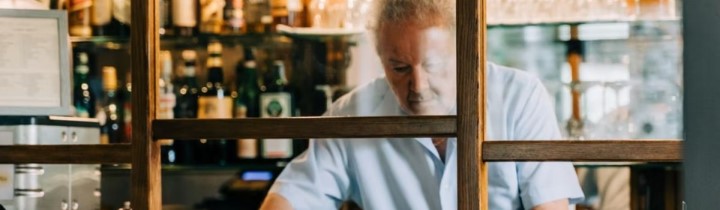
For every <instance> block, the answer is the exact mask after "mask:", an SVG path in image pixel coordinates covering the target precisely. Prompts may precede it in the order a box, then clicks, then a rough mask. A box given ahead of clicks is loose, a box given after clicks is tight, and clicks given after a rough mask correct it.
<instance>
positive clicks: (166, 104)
mask: <svg viewBox="0 0 720 210" xmlns="http://www.w3.org/2000/svg"><path fill="white" fill-rule="evenodd" d="M159 100H160V104H159V105H158V111H157V118H158V119H173V118H175V114H174V113H173V109H174V108H175V102H176V98H175V94H173V93H161V94H160V97H159Z"/></svg>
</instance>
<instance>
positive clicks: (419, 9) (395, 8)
mask: <svg viewBox="0 0 720 210" xmlns="http://www.w3.org/2000/svg"><path fill="white" fill-rule="evenodd" d="M373 9H374V13H375V14H373V18H372V19H371V22H370V28H371V29H372V30H374V31H377V30H378V29H379V28H380V27H382V26H383V25H385V24H397V23H401V22H404V21H413V22H415V23H421V24H427V26H443V27H448V28H449V29H450V30H451V31H452V32H454V31H455V25H456V23H455V0H375V7H374V8H373Z"/></svg>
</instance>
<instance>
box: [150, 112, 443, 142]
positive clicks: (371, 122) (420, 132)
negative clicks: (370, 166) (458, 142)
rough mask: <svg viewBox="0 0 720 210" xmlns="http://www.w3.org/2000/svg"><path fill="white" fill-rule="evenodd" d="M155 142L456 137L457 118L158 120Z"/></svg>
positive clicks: (154, 129) (155, 127)
mask: <svg viewBox="0 0 720 210" xmlns="http://www.w3.org/2000/svg"><path fill="white" fill-rule="evenodd" d="M152 126H153V127H152V130H153V138H154V139H201V138H202V139H221V138H224V139H234V138H340V137H342V138H383V137H453V136H456V133H457V123H456V117H455V116H421V117H302V118H273V119H268V118H247V119H212V120H210V119H175V120H155V121H153V124H152Z"/></svg>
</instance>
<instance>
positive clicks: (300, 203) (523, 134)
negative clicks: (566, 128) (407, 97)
mask: <svg viewBox="0 0 720 210" xmlns="http://www.w3.org/2000/svg"><path fill="white" fill-rule="evenodd" d="M487 82H488V85H487V93H488V94H487V97H488V98H487V100H488V101H487V102H488V103H487V105H488V106H487V109H488V112H487V113H488V116H487V117H488V118H487V119H488V125H487V126H488V128H487V132H488V134H487V136H488V138H489V140H498V141H504V140H514V139H517V140H554V139H560V138H561V136H560V132H559V129H558V126H557V122H556V120H555V119H556V118H555V115H554V111H553V108H552V105H551V103H550V101H549V99H548V96H547V92H546V91H545V89H544V87H543V86H542V84H541V83H540V81H539V80H537V79H536V78H534V77H532V76H530V75H528V74H526V73H524V72H521V71H518V70H513V69H509V68H505V67H501V66H497V65H493V64H490V65H488V70H487ZM326 115H328V116H401V115H404V114H403V112H402V111H401V110H400V106H399V104H398V102H397V100H396V99H395V97H394V95H393V92H392V90H391V89H390V87H389V85H388V83H387V81H386V79H385V78H384V77H382V78H378V79H376V80H374V81H372V82H370V83H369V84H366V85H364V86H361V87H359V88H357V89H356V90H354V91H352V92H350V93H349V94H347V95H345V96H343V97H342V98H341V99H339V100H338V101H337V102H335V103H334V104H333V106H332V107H330V109H329V111H328V112H327V113H326ZM318 129H323V128H318ZM445 159H446V160H448V161H447V162H446V163H443V162H442V161H441V159H440V158H439V156H438V153H437V151H436V149H435V147H434V146H433V145H432V141H431V140H430V139H429V138H415V139H414V140H413V139H399V138H390V139H364V140H357V139H316V140H311V141H310V146H309V148H308V150H307V151H305V153H303V154H302V155H300V156H298V157H297V158H296V159H295V160H293V161H292V162H291V163H290V164H289V165H288V166H287V167H286V168H285V170H284V171H283V172H282V174H281V175H280V176H279V177H278V179H277V181H276V182H275V183H274V185H273V186H272V188H271V190H270V191H271V192H274V193H278V194H280V195H282V196H283V197H284V198H286V199H287V200H288V201H290V203H291V204H292V206H293V207H294V208H295V209H312V210H316V209H328V210H329V209H333V210H335V209H338V207H339V205H340V204H341V203H342V201H345V200H352V201H354V202H356V203H357V204H359V205H360V207H362V208H363V209H366V210H383V209H388V210H390V209H403V210H404V209H413V210H423V209H428V210H431V209H432V210H440V209H443V210H455V209H457V176H458V174H457V140H456V139H455V138H451V139H449V140H448V147H447V151H446V157H445ZM488 167H489V168H488V174H489V185H490V186H489V188H488V191H489V196H488V197H489V200H490V203H489V206H490V209H491V210H505V209H508V210H516V209H531V208H532V207H533V206H536V205H538V204H542V203H545V202H549V201H554V200H557V199H561V198H569V199H570V202H571V203H576V202H579V201H580V200H581V199H582V197H583V193H582V190H581V189H580V186H579V184H578V179H577V176H576V174H575V171H574V169H573V166H572V165H571V164H570V163H567V162H542V163H538V162H493V163H489V164H488Z"/></svg>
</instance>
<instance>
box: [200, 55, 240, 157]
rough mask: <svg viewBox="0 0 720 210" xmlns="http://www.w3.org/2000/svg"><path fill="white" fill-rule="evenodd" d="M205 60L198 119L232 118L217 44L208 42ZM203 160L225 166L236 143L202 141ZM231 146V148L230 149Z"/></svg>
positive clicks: (221, 140) (231, 104)
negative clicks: (207, 56) (204, 74)
mask: <svg viewBox="0 0 720 210" xmlns="http://www.w3.org/2000/svg"><path fill="white" fill-rule="evenodd" d="M208 53H209V54H210V56H209V58H208V60H207V68H208V69H207V71H208V72H207V78H208V81H207V83H206V84H205V86H203V87H202V88H201V93H200V97H199V98H198V118H199V119H229V118H232V116H233V114H232V107H233V101H232V98H231V97H230V95H229V92H227V90H226V89H225V85H223V79H224V78H223V68H222V56H221V53H222V45H221V44H220V43H219V42H210V44H208ZM201 143H203V145H202V146H201V147H200V148H201V149H202V148H203V147H204V148H205V149H203V151H202V152H203V153H202V154H204V155H203V158H202V159H206V160H207V162H208V163H217V164H220V165H224V164H227V163H228V161H229V158H230V157H232V156H230V155H228V153H229V152H230V151H229V150H228V148H235V146H234V144H235V143H236V141H234V140H232V141H230V140H225V139H219V140H210V141H202V140H201ZM231 145H232V147H231Z"/></svg>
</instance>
